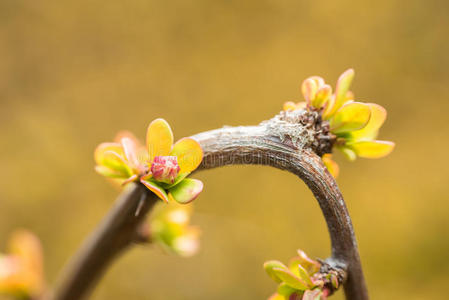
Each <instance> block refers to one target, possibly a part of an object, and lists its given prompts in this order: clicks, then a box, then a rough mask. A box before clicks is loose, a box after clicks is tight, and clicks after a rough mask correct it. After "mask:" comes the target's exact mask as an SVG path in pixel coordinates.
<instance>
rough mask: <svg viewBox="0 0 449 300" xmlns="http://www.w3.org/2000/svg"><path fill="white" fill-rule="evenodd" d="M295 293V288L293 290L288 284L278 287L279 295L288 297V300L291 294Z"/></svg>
mask: <svg viewBox="0 0 449 300" xmlns="http://www.w3.org/2000/svg"><path fill="white" fill-rule="evenodd" d="M295 291H296V290H295V289H294V288H292V287H291V286H289V285H287V284H286V283H284V282H283V283H281V284H280V285H279V286H278V289H277V292H278V294H279V295H282V296H285V297H287V299H288V297H289V296H290V295H291V294H293V293H294V292H295Z"/></svg>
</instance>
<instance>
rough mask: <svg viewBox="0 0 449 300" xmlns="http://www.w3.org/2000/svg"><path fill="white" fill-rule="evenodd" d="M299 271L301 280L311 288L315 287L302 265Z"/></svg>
mask: <svg viewBox="0 0 449 300" xmlns="http://www.w3.org/2000/svg"><path fill="white" fill-rule="evenodd" d="M298 270H299V278H301V279H302V280H303V281H304V282H305V283H307V285H308V287H309V288H311V287H313V286H314V284H313V282H312V280H311V279H310V276H309V274H308V273H307V271H306V270H305V269H304V268H303V267H302V266H301V265H298Z"/></svg>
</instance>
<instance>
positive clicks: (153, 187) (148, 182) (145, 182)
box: [140, 177, 168, 203]
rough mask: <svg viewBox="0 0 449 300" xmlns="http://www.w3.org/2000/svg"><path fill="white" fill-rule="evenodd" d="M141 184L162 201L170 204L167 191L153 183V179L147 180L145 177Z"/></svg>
mask: <svg viewBox="0 0 449 300" xmlns="http://www.w3.org/2000/svg"><path fill="white" fill-rule="evenodd" d="M140 182H141V183H142V184H143V185H144V186H146V187H147V188H148V189H149V190H150V191H152V192H153V193H155V194H156V196H158V197H159V198H160V199H162V200H163V201H164V202H167V203H168V196H167V193H166V192H165V190H164V189H163V188H162V187H161V186H159V185H158V184H157V183H156V182H154V181H152V180H151V179H146V178H145V177H143V178H141V179H140Z"/></svg>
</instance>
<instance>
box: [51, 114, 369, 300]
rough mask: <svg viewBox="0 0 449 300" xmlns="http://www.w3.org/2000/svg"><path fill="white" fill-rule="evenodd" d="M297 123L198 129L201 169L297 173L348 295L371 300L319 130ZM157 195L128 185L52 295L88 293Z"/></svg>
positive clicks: (59, 298) (64, 297)
mask: <svg viewBox="0 0 449 300" xmlns="http://www.w3.org/2000/svg"><path fill="white" fill-rule="evenodd" d="M293 125H294V127H292V123H290V122H286V121H285V120H284V119H282V120H281V119H280V118H279V116H276V117H275V118H273V119H272V120H270V121H266V122H263V123H261V124H260V125H258V126H247V127H225V128H221V129H217V130H212V131H208V132H204V133H200V134H197V135H195V136H193V138H194V139H196V140H197V141H198V142H199V143H200V145H201V147H202V148H203V151H204V158H203V161H202V163H201V165H200V167H199V168H198V170H206V169H212V168H216V167H221V166H225V165H234V164H259V165H268V166H272V167H275V168H278V169H282V170H286V171H289V172H291V173H293V174H296V175H297V176H299V177H300V178H301V179H302V180H303V181H304V182H305V183H306V184H307V186H308V187H309V188H310V189H311V190H312V192H313V194H314V196H315V198H316V199H317V200H318V203H319V205H320V207H321V210H322V212H323V215H324V217H325V219H326V223H327V226H328V230H329V234H330V238H331V243H332V255H331V257H330V258H329V259H328V260H327V261H326V262H327V263H328V264H329V265H330V266H332V267H335V268H338V269H340V270H343V271H346V272H347V278H346V282H345V283H344V290H345V294H346V299H348V300H367V299H368V293H367V289H366V285H365V279H364V275H363V272H362V267H361V263H360V258H359V253H358V249H357V242H356V239H355V235H354V231H353V227H352V223H351V219H350V217H349V213H348V211H347V208H346V205H345V202H344V200H343V197H342V195H341V193H340V190H339V189H338V186H337V184H336V182H335V180H334V178H333V177H332V176H331V175H330V174H329V172H328V171H327V169H326V168H325V167H324V165H323V164H322V161H321V159H320V157H319V156H318V155H317V154H315V152H314V151H313V150H312V149H314V147H315V148H316V147H317V145H316V143H314V141H316V139H314V137H315V136H316V132H314V129H313V128H310V127H308V126H307V125H301V124H298V123H295V124H293ZM292 129H294V130H292ZM318 146H319V145H318ZM315 151H316V150H315ZM142 197H144V198H145V199H146V200H145V204H144V207H143V208H142V209H141V212H140V214H139V215H138V217H136V216H135V211H136V209H137V207H138V206H139V203H140V202H141V199H142ZM155 201H156V198H155V197H154V195H152V194H151V193H149V192H147V191H146V190H145V188H143V187H142V186H140V185H137V184H134V185H133V186H132V187H130V188H129V189H127V190H126V191H125V192H124V193H123V194H122V196H121V197H120V198H119V200H118V204H117V205H116V206H115V207H114V208H113V209H112V210H111V212H110V213H109V214H108V215H107V216H106V217H105V219H104V221H103V222H102V223H101V224H100V226H99V228H98V229H97V230H96V231H95V232H94V233H93V234H92V236H91V237H90V238H89V239H88V241H87V242H86V244H85V245H84V246H83V247H82V249H81V250H80V251H79V253H78V254H77V255H76V258H75V260H74V261H73V262H72V264H71V266H70V267H69V268H67V271H65V276H64V277H63V278H64V279H63V280H62V281H61V284H60V286H59V288H58V289H57V290H56V293H55V295H54V297H53V299H54V300H72V299H81V298H82V297H83V296H84V297H85V296H86V295H87V294H88V292H89V290H90V289H91V287H92V286H93V285H94V284H95V283H96V282H97V281H98V279H99V278H100V277H101V275H102V274H103V271H104V270H105V269H106V267H107V266H108V265H109V264H110V263H111V262H112V260H113V259H114V258H115V257H116V256H117V255H118V254H120V253H121V252H122V251H123V250H124V249H126V248H127V247H128V246H130V245H131V244H132V243H133V242H134V241H136V240H138V236H137V232H138V231H139V225H140V224H141V222H142V221H143V219H144V217H145V215H146V213H147V212H148V211H149V210H150V208H151V207H152V206H153V204H154V203H155Z"/></svg>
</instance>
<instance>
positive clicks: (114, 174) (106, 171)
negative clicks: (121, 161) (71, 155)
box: [95, 165, 128, 179]
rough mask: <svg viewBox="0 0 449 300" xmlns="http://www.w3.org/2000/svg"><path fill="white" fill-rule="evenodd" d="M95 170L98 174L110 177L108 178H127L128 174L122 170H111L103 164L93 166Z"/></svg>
mask: <svg viewBox="0 0 449 300" xmlns="http://www.w3.org/2000/svg"><path fill="white" fill-rule="evenodd" d="M95 171H96V172H97V173H98V174H100V175H103V176H105V177H110V178H117V179H126V178H128V174H127V173H124V172H119V171H116V170H112V169H110V168H108V167H105V166H99V165H97V166H95Z"/></svg>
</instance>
